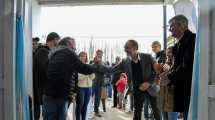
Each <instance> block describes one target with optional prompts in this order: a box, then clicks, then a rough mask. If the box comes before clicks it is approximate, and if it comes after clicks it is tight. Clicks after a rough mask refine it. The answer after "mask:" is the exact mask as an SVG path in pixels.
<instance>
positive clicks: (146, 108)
mask: <svg viewBox="0 0 215 120" xmlns="http://www.w3.org/2000/svg"><path fill="white" fill-rule="evenodd" d="M149 105H150V101H149V96H148V95H145V100H144V117H145V118H149Z"/></svg>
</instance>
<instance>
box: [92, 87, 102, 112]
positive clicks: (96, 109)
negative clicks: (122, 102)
mask: <svg viewBox="0 0 215 120" xmlns="http://www.w3.org/2000/svg"><path fill="white" fill-rule="evenodd" d="M101 91H102V87H101V86H93V94H95V101H94V112H95V113H98V112H99V105H100V100H101Z"/></svg>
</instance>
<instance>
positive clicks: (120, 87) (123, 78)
mask: <svg viewBox="0 0 215 120" xmlns="http://www.w3.org/2000/svg"><path fill="white" fill-rule="evenodd" d="M126 85H127V75H126V74H125V73H121V74H120V78H119V80H118V81H117V83H116V87H117V92H118V98H119V109H121V108H122V101H123V98H124V93H125V90H126Z"/></svg>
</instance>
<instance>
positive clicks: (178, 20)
mask: <svg viewBox="0 0 215 120" xmlns="http://www.w3.org/2000/svg"><path fill="white" fill-rule="evenodd" d="M173 21H174V22H176V23H177V24H179V25H181V26H182V27H183V28H184V29H185V30H186V29H188V19H187V18H186V17H185V16H184V15H176V16H175V17H173V18H171V19H170V20H169V24H171V23H172V22H173Z"/></svg>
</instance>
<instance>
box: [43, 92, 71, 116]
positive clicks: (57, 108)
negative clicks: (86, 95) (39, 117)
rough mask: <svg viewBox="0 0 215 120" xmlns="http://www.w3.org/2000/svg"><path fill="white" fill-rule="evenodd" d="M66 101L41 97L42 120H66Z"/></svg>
mask: <svg viewBox="0 0 215 120" xmlns="http://www.w3.org/2000/svg"><path fill="white" fill-rule="evenodd" d="M68 103H69V102H68V100H66V99H65V98H55V97H51V96H46V95H44V96H43V112H44V116H43V117H44V118H43V120H66V119H67V111H68Z"/></svg>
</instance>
